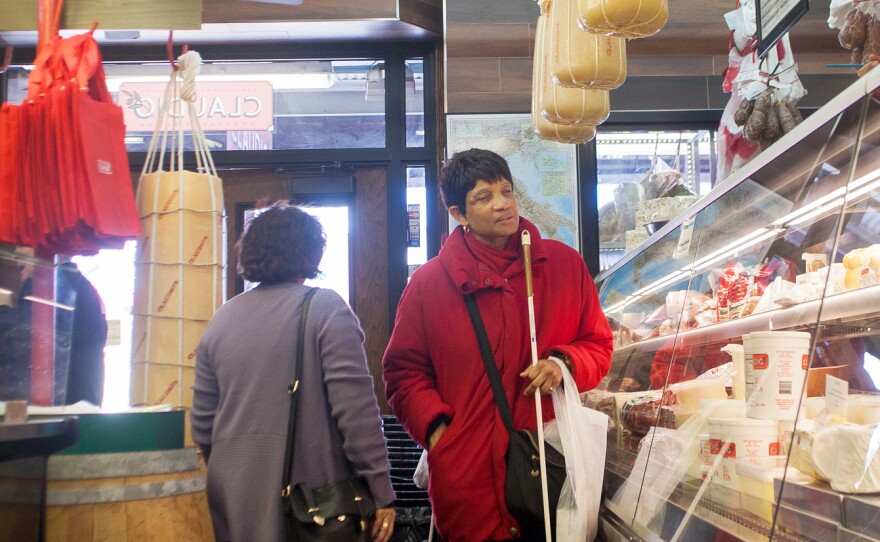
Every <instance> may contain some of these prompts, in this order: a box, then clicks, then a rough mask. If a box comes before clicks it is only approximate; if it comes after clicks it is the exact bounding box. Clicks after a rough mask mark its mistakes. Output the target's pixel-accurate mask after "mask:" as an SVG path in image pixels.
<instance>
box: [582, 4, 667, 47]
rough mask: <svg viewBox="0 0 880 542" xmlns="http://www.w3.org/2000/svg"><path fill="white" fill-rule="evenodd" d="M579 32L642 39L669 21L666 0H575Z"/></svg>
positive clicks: (654, 32)
mask: <svg viewBox="0 0 880 542" xmlns="http://www.w3.org/2000/svg"><path fill="white" fill-rule="evenodd" d="M577 2H578V24H580V26H581V28H583V29H585V30H589V31H591V32H595V33H597V34H605V35H608V36H617V37H620V38H643V37H645V36H652V35H654V34H656V33H657V32H658V31H660V29H661V28H663V26H664V25H665V24H666V20H667V19H668V18H669V5H668V4H667V0H577Z"/></svg>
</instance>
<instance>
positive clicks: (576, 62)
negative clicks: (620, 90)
mask: <svg viewBox="0 0 880 542" xmlns="http://www.w3.org/2000/svg"><path fill="white" fill-rule="evenodd" d="M577 15H578V11H577V0H554V1H553V2H552V4H551V6H550V23H549V24H550V28H551V33H552V34H553V36H552V38H551V42H552V43H551V51H552V53H551V55H550V71H551V73H552V76H553V81H554V82H555V83H557V84H559V85H562V86H563V87H579V88H587V89H593V90H612V89H615V88H617V87H619V86H620V85H622V84H623V82H624V80H625V79H626V40H625V39H623V38H617V37H613V36H603V35H600V34H594V33H593V32H587V31H584V30H581V28H580V27H579V26H578V22H577Z"/></svg>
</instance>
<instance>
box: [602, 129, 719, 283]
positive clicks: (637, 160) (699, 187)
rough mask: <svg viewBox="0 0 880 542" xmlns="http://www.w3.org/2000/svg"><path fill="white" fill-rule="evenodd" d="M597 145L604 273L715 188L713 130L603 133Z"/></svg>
mask: <svg viewBox="0 0 880 542" xmlns="http://www.w3.org/2000/svg"><path fill="white" fill-rule="evenodd" d="M595 144H596V160H597V204H598V207H599V247H600V268H601V269H607V268H608V267H610V266H611V265H613V264H614V262H616V261H617V260H618V259H619V258H620V257H622V256H623V255H624V254H625V253H626V252H628V251H629V250H632V249H633V248H635V247H636V246H638V245H639V244H640V243H641V242H642V241H644V240H645V239H647V238H648V236H649V235H650V233H651V232H652V231H654V230H656V229H659V228H660V227H662V225H663V224H665V223H666V221H668V220H669V219H670V218H672V217H673V216H675V215H677V214H679V213H680V212H681V211H684V209H685V208H686V207H687V206H689V205H692V204H693V203H694V202H695V201H696V200H697V199H698V197H700V196H703V195H705V194H707V193H708V192H709V190H711V189H712V187H713V186H714V184H715V163H716V162H715V161H716V155H715V133H714V130H683V131H669V130H666V131H648V130H631V131H616V132H610V131H602V132H599V134H598V135H597V136H596V143H595ZM667 197H677V199H675V200H668V201H667V200H664V201H662V202H656V203H653V204H647V203H645V202H647V201H649V200H657V199H659V198H667ZM652 209H654V210H653V211H652Z"/></svg>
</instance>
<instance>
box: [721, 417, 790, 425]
mask: <svg viewBox="0 0 880 542" xmlns="http://www.w3.org/2000/svg"><path fill="white" fill-rule="evenodd" d="M712 420H715V422H716V423H718V424H722V425H736V426H748V427H761V426H764V427H777V426H778V425H779V421H778V420H759V419H758V418H709V421H710V422H711V421H712Z"/></svg>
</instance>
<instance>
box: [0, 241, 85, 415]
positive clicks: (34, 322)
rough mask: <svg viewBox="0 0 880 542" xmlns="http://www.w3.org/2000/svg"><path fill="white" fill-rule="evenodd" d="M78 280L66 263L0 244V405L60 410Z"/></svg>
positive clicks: (72, 269)
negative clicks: (12, 403) (22, 403)
mask: <svg viewBox="0 0 880 542" xmlns="http://www.w3.org/2000/svg"><path fill="white" fill-rule="evenodd" d="M79 280H80V275H79V272H78V271H77V269H76V267H74V266H71V265H70V264H67V263H64V264H58V265H56V264H55V263H54V261H52V260H51V259H47V258H42V257H38V256H34V251H33V249H26V248H18V249H16V248H15V247H11V246H8V245H0V405H2V403H3V402H5V401H13V400H20V401H27V402H29V403H30V404H32V405H40V406H52V405H63V404H65V403H66V399H67V388H68V381H69V378H68V376H69V366H70V356H71V354H70V352H71V346H72V343H73V334H74V322H75V319H74V316H75V314H74V313H75V311H74V309H75V307H76V296H77V286H78V284H79Z"/></svg>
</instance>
